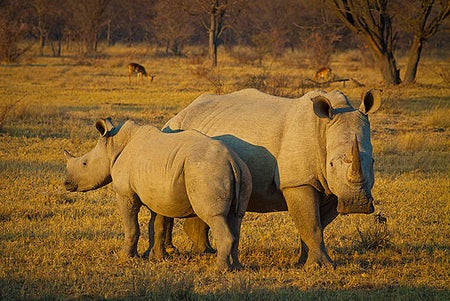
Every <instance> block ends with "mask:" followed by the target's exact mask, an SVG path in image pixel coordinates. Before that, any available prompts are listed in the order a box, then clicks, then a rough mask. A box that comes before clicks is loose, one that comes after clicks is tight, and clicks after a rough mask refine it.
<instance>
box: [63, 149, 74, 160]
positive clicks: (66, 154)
mask: <svg viewBox="0 0 450 301" xmlns="http://www.w3.org/2000/svg"><path fill="white" fill-rule="evenodd" d="M64 156H65V157H66V160H69V159H72V158H75V156H74V155H72V154H71V153H69V152H68V151H66V150H64Z"/></svg>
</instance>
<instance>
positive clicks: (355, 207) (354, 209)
mask: <svg viewBox="0 0 450 301" xmlns="http://www.w3.org/2000/svg"><path fill="white" fill-rule="evenodd" d="M374 211H375V207H374V206H373V197H371V196H370V197H368V198H363V199H359V198H357V199H351V200H342V199H340V200H338V206H337V212H338V213H339V214H342V215H346V214H350V213H366V214H370V213H373V212H374Z"/></svg>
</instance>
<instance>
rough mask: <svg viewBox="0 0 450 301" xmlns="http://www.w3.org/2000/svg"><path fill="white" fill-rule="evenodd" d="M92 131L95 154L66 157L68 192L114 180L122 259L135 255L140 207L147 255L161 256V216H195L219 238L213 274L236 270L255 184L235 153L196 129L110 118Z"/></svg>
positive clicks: (163, 253)
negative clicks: (147, 218)
mask: <svg viewBox="0 0 450 301" xmlns="http://www.w3.org/2000/svg"><path fill="white" fill-rule="evenodd" d="M95 126H96V128H97V130H98V131H99V132H100V134H101V137H100V139H99V141H98V143H97V145H96V146H95V148H94V149H92V150H91V151H90V152H88V153H87V154H85V155H84V156H81V157H78V158H75V157H73V156H72V155H70V154H69V153H68V152H66V157H67V172H66V180H65V186H66V189H67V190H69V191H88V190H93V189H97V188H99V187H102V186H104V185H106V184H108V183H110V182H112V185H113V189H114V191H115V192H116V194H117V205H118V207H119V212H120V215H121V217H122V221H123V225H124V230H125V244H124V247H123V253H124V255H125V256H129V257H133V256H138V252H137V243H138V239H139V234H140V230H139V224H138V212H139V210H140V207H141V206H142V205H144V206H146V207H148V208H149V209H150V210H151V212H152V219H151V220H152V222H151V223H152V225H154V233H152V234H153V235H154V237H151V239H150V240H151V241H152V240H153V239H154V241H152V244H153V245H152V247H153V248H152V254H151V255H152V256H154V257H162V256H164V255H165V250H164V234H165V227H166V224H167V218H165V217H171V218H173V217H181V218H182V217H191V216H195V215H196V216H198V217H199V218H200V219H202V220H203V221H204V222H205V223H206V224H208V225H209V226H210V227H211V230H212V232H213V236H214V237H215V239H216V240H217V249H218V252H217V267H218V269H219V270H226V269H234V268H240V263H239V260H238V244H239V234H240V225H241V221H242V217H243V216H244V213H245V211H246V208H247V204H248V200H249V197H250V193H251V189H252V188H251V186H252V183H251V175H250V172H249V170H248V168H247V166H246V165H245V163H244V162H243V161H242V160H241V159H240V158H239V157H238V156H237V155H236V154H235V153H234V152H233V151H230V150H228V148H227V147H226V146H225V145H224V144H223V143H222V142H220V141H215V140H213V139H211V138H208V137H207V136H205V135H203V134H200V133H199V132H197V131H184V132H180V133H173V134H167V133H162V132H161V131H159V130H158V129H157V128H155V127H153V126H148V125H147V126H139V125H137V124H136V123H134V122H133V121H130V120H129V121H127V122H125V123H124V124H123V125H122V126H121V127H114V125H113V124H112V122H111V120H110V119H101V120H99V121H97V123H96V125H95ZM230 256H231V259H232V261H233V262H232V263H231V261H230Z"/></svg>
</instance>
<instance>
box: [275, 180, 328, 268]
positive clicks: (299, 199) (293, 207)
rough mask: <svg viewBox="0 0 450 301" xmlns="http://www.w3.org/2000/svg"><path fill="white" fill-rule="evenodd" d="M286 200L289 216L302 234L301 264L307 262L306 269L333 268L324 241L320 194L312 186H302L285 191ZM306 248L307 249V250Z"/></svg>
mask: <svg viewBox="0 0 450 301" xmlns="http://www.w3.org/2000/svg"><path fill="white" fill-rule="evenodd" d="M283 194H284V197H285V199H286V202H287V205H288V210H289V214H290V215H291V217H292V219H293V220H294V222H295V225H296V227H297V229H298V231H299V233H300V237H301V239H302V241H303V242H304V244H305V245H303V244H302V248H301V249H302V252H301V256H300V260H299V264H301V263H302V261H304V260H305V255H306V256H307V259H306V262H305V267H308V266H314V265H318V266H330V265H331V266H332V265H333V262H332V261H331V258H330V256H328V253H327V250H326V249H325V243H324V241H323V228H322V226H321V223H320V211H319V206H320V201H321V197H320V195H319V192H318V191H317V190H315V189H314V188H313V187H311V186H300V187H294V188H287V189H285V190H284V191H283ZM305 246H306V247H307V248H305Z"/></svg>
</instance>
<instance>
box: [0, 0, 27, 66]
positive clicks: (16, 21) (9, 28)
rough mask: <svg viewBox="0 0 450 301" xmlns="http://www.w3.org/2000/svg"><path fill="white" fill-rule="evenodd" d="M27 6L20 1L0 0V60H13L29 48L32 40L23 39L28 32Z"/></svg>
mask: <svg viewBox="0 0 450 301" xmlns="http://www.w3.org/2000/svg"><path fill="white" fill-rule="evenodd" d="M27 16H29V7H28V5H27V3H23V2H21V1H8V0H5V1H0V61H5V62H15V61H17V60H18V59H19V58H20V57H21V56H22V55H23V54H24V53H26V52H27V51H28V50H29V49H31V47H32V45H33V43H34V41H25V43H23V42H24V37H25V35H26V34H27V33H29V32H30V27H31V26H30V24H28V23H27V21H28V20H27Z"/></svg>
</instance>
